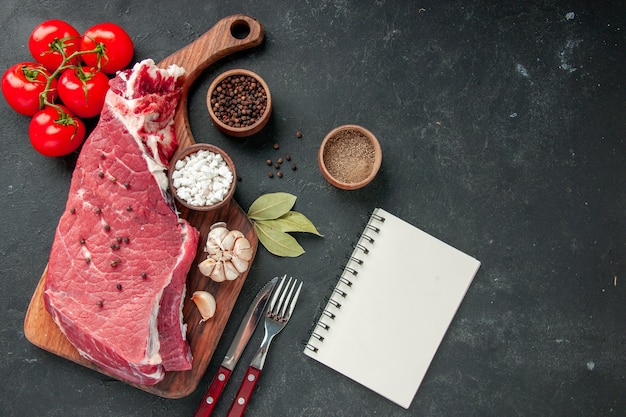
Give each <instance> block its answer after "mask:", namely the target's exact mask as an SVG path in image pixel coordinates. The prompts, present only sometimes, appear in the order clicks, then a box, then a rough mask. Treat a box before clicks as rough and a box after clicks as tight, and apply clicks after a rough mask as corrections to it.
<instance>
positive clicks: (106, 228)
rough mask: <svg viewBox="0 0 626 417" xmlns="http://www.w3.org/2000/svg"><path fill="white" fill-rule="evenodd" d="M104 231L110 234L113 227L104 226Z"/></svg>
mask: <svg viewBox="0 0 626 417" xmlns="http://www.w3.org/2000/svg"><path fill="white" fill-rule="evenodd" d="M104 230H106V231H107V232H108V231H109V230H111V226H109V225H108V224H105V225H104Z"/></svg>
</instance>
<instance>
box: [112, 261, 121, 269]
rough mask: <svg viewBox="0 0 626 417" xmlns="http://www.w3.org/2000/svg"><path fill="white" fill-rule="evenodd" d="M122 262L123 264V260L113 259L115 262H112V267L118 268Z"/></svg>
mask: <svg viewBox="0 0 626 417" xmlns="http://www.w3.org/2000/svg"><path fill="white" fill-rule="evenodd" d="M121 262H122V261H121V260H119V259H113V260H112V261H111V266H112V267H116V266H118V265H119V264H120V263H121Z"/></svg>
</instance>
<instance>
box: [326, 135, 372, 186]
mask: <svg viewBox="0 0 626 417" xmlns="http://www.w3.org/2000/svg"><path fill="white" fill-rule="evenodd" d="M382 160H383V152H382V149H381V147H380V143H378V139H376V136H374V135H373V134H372V132H370V131H369V130H367V129H366V128H364V127H362V126H359V125H343V126H339V127H337V128H335V129H333V130H331V131H330V132H329V133H328V135H326V137H325V138H324V140H323V141H322V145H321V146H320V149H319V153H318V155H317V162H318V164H319V167H320V170H321V171H322V175H323V176H324V178H326V180H327V181H328V182H329V183H331V184H332V185H334V186H335V187H337V188H341V189H343V190H356V189H358V188H362V187H364V186H366V185H367V184H369V183H370V182H372V180H373V179H374V177H376V174H377V173H378V170H379V169H380V165H381V163H382Z"/></svg>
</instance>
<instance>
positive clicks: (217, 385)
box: [193, 366, 231, 417]
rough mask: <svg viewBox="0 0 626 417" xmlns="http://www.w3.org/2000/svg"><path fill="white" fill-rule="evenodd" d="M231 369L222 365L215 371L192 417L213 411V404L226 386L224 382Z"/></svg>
mask: <svg viewBox="0 0 626 417" xmlns="http://www.w3.org/2000/svg"><path fill="white" fill-rule="evenodd" d="M230 374H231V371H230V370H229V369H227V368H225V367H223V366H220V368H219V369H218V370H217V373H216V374H215V376H214V377H213V381H211V384H209V388H208V389H207V391H206V392H205V393H204V396H203V397H202V401H200V404H199V405H198V408H197V409H196V412H195V414H194V415H193V416H194V417H208V416H210V415H211V413H212V412H213V409H214V408H215V404H217V400H218V399H219V398H220V395H222V391H223V390H224V387H225V386H226V382H228V378H229V377H230Z"/></svg>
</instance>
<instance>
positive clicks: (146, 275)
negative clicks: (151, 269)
mask: <svg viewBox="0 0 626 417" xmlns="http://www.w3.org/2000/svg"><path fill="white" fill-rule="evenodd" d="M141 278H143V279H146V278H148V274H146V271H143V272H142V273H141Z"/></svg>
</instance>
